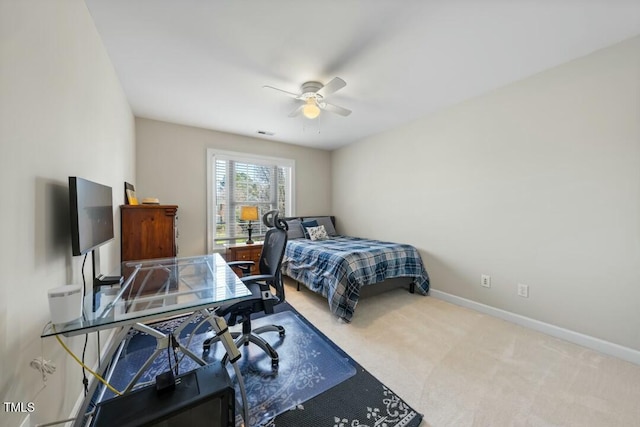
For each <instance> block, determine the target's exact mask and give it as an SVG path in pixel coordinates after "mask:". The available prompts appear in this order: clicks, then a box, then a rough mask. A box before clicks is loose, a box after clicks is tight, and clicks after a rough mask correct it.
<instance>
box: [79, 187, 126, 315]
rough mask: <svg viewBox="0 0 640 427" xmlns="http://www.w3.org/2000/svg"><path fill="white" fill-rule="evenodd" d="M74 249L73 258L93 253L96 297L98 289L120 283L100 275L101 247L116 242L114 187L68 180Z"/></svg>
mask: <svg viewBox="0 0 640 427" xmlns="http://www.w3.org/2000/svg"><path fill="white" fill-rule="evenodd" d="M69 208H70V209H69V211H70V217H71V248H72V254H73V255H74V256H77V255H84V254H86V253H89V252H91V256H92V264H93V277H94V278H93V286H94V296H95V295H96V292H95V291H96V288H99V287H100V286H104V285H114V284H119V283H120V282H121V277H120V276H104V275H103V274H101V273H100V251H99V248H100V246H102V245H104V244H105V243H107V242H109V241H111V240H113V238H114V232H113V194H112V190H111V187H109V186H106V185H102V184H98V183H96V182H92V181H89V180H87V179H83V178H79V177H76V176H70V177H69ZM96 305H97V304H96V301H95V297H94V309H95V308H96Z"/></svg>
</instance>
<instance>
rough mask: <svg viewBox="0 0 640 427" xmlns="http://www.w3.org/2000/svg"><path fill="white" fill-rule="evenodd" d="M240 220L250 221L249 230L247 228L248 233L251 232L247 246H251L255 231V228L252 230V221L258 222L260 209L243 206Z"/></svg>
mask: <svg viewBox="0 0 640 427" xmlns="http://www.w3.org/2000/svg"><path fill="white" fill-rule="evenodd" d="M240 220H242V221H249V228H247V231H249V240H247V244H248V245H250V244H252V243H253V240H251V232H252V231H253V228H251V221H257V220H258V207H257V206H241V207H240Z"/></svg>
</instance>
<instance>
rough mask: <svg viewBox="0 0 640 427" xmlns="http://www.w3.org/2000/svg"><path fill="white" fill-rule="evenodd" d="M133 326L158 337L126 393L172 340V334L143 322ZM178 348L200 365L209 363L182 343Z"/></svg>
mask: <svg viewBox="0 0 640 427" xmlns="http://www.w3.org/2000/svg"><path fill="white" fill-rule="evenodd" d="M133 328H134V329H136V330H138V331H140V332H144V333H145V334H147V335H151V336H152V337H154V338H155V339H156V350H155V351H154V352H153V354H152V355H151V356H149V358H148V359H147V361H146V362H145V363H144V365H142V367H141V368H140V369H138V372H136V375H135V376H134V377H133V378H132V379H131V381H130V382H129V384H128V385H127V388H126V389H125V390H124V392H125V393H128V392H130V391H131V389H132V388H133V387H134V386H135V385H136V383H137V382H138V380H139V379H140V377H141V376H142V374H144V373H145V372H146V370H147V369H148V368H149V366H151V364H152V363H153V361H154V360H155V359H156V357H158V356H159V355H160V354H161V353H162V352H164V351H166V350H167V347H169V345H170V342H169V336H170V334H165V333H162V332H160V331H158V330H156V329H153V328H152V327H150V326H147V325H144V324H142V323H136V324H135V325H133ZM178 348H179V349H180V351H181V352H183V353H184V354H186V355H187V356H189V357H190V358H191V359H193V360H194V361H195V362H196V363H198V364H199V365H200V366H205V365H206V364H207V362H205V361H204V360H202V359H201V358H200V357H198V356H196V355H195V354H194V353H193V352H191V350H189V349H188V348H186V347H185V346H183V345H182V344H180V343H178Z"/></svg>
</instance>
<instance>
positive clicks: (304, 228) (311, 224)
mask: <svg viewBox="0 0 640 427" xmlns="http://www.w3.org/2000/svg"><path fill="white" fill-rule="evenodd" d="M301 224H302V227H301V228H302V232H303V233H304V237H305V239H308V238H309V232H308V231H307V228H309V227H317V226H318V221H316V220H315V219H314V220H312V221H302V223H301Z"/></svg>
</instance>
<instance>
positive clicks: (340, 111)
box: [322, 102, 351, 117]
mask: <svg viewBox="0 0 640 427" xmlns="http://www.w3.org/2000/svg"><path fill="white" fill-rule="evenodd" d="M323 104H324V105H322V108H324V109H325V110H327V111H331V112H332V113H336V114H339V115H341V116H345V117H346V116H348V115H349V114H351V110H348V109H346V108H343V107H340V106H338V105H334V104H329V103H328V102H325V103H323Z"/></svg>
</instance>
